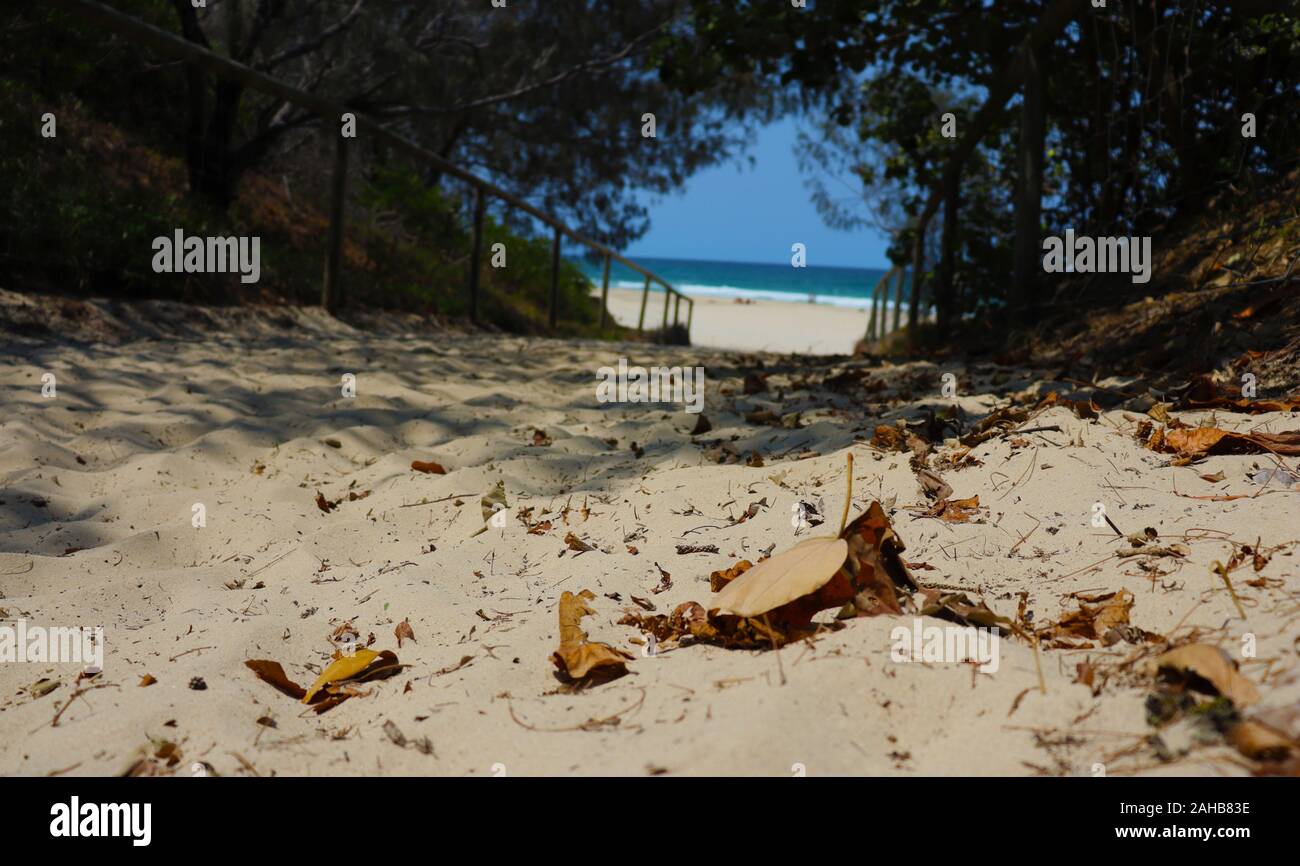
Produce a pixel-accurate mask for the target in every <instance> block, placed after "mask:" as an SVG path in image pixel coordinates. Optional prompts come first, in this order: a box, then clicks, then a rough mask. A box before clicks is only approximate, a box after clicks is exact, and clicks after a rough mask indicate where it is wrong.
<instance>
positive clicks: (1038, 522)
mask: <svg viewBox="0 0 1300 866" xmlns="http://www.w3.org/2000/svg"><path fill="white" fill-rule="evenodd" d="M1020 513H1021V514H1024V515H1025V517H1028V518H1029V519H1030V520H1032V521H1034V528H1033V529H1031V530H1029V531H1028V532H1026V533H1025V534H1024V535H1022V536H1020V540H1019V541H1017V542H1016V543H1015V544H1013V545H1011V549H1010V550H1008V551H1007V556H1011V555H1012V554H1014V553H1015V552H1016V550H1017V549H1019V547H1020V545H1022V544H1024V543H1025V542H1026V541H1028V540H1029V536H1031V535H1033V534H1034V533H1035V532H1037V531H1038V527H1040V526H1042V525H1043V521H1041V520H1039V519H1038V518H1037V517H1034V516H1032V515H1030V514H1026V513H1025V512H1023V511H1022V512H1020Z"/></svg>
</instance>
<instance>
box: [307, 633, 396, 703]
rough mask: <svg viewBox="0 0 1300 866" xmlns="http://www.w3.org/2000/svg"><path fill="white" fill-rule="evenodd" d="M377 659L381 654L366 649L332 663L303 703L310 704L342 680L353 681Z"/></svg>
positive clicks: (312, 687)
mask: <svg viewBox="0 0 1300 866" xmlns="http://www.w3.org/2000/svg"><path fill="white" fill-rule="evenodd" d="M377 658H379V653H377V652H375V651H374V650H369V649H365V648H364V647H363V648H361V649H359V650H357V651H356V653H354V654H353V655H350V656H340V657H338V658H336V659H335V660H334V661H332V662H330V665H329V667H327V668H325V670H323V671H321V674H320V676H318V677H317V678H316V682H314V683H312V684H311V688H309V689H307V694H306V695H304V696H303V699H302V702H303V703H304V704H310V703H311V699H312V698H313V697H315V695H316V693H317V692H319V691H320V690H321V689H323V688H324V687H325V686H327V685H329V684H330V683H337V682H339V681H341V680H350V679H352V678H353V677H355V676H357V675H358V674H360V673H361V672H362V671H364V670H365V669H366V668H368V667H370V664H371V663H372V662H373V661H374V660H375V659H377Z"/></svg>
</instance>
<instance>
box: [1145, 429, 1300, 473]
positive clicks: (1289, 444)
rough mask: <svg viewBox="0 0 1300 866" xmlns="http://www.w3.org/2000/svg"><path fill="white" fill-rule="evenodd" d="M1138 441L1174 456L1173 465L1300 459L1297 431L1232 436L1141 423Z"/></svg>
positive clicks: (1226, 431) (1226, 432) (1210, 430)
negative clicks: (1223, 458)
mask: <svg viewBox="0 0 1300 866" xmlns="http://www.w3.org/2000/svg"><path fill="white" fill-rule="evenodd" d="M1137 435H1138V438H1139V439H1140V440H1142V441H1143V443H1144V444H1145V445H1146V447H1147V448H1150V449H1151V450H1152V451H1159V452H1161V453H1165V454H1174V455H1176V459H1175V460H1174V463H1175V464H1186V463H1190V462H1191V461H1193V460H1199V459H1201V458H1202V457H1206V456H1208V455H1210V454H1262V453H1266V452H1267V453H1271V454H1278V455H1281V456H1284V457H1295V456H1298V455H1300V430H1292V431H1289V432H1285V433H1236V432H1233V431H1231V430H1220V429H1219V428H1217V427H1180V428H1177V429H1175V428H1173V427H1156V426H1154V425H1152V424H1151V423H1150V422H1143V423H1142V424H1141V425H1140V426H1139V427H1138V434H1137Z"/></svg>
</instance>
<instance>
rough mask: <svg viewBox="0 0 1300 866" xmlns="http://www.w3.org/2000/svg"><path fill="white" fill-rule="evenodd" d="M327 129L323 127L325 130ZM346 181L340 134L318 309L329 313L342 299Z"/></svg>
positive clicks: (344, 141) (345, 148) (345, 142)
mask: <svg viewBox="0 0 1300 866" xmlns="http://www.w3.org/2000/svg"><path fill="white" fill-rule="evenodd" d="M329 128H330V126H329V125H327V126H326V129H329ZM347 180H348V140H347V139H346V138H344V137H343V136H342V135H341V134H340V135H339V136H338V138H336V139H335V140H334V177H333V178H332V180H331V184H330V231H329V239H328V241H327V243H328V244H329V247H328V249H327V250H326V253H325V283H324V285H323V286H321V293H320V305H321V306H322V307H324V308H325V311H326V312H329V313H332V312H334V310H335V309H336V308H337V307H338V304H339V303H340V302H341V301H342V299H343V291H342V287H341V286H340V285H339V267H340V266H341V264H342V261H343V210H344V205H345V198H346V193H347Z"/></svg>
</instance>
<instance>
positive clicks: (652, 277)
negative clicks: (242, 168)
mask: <svg viewBox="0 0 1300 866" xmlns="http://www.w3.org/2000/svg"><path fill="white" fill-rule="evenodd" d="M50 2H51V3H53V4H54V5H58V6H62V7H65V8H67V9H69V10H72V11H76V12H79V13H81V14H83V15H84V16H85V17H86V18H87V19H88V20H91V21H94V22H96V23H98V24H101V25H103V27H104V28H105V29H106V30H108V31H110V32H112V33H115V34H117V35H118V36H120V37H122V38H123V39H126V40H128V41H130V42H132V43H134V44H136V45H139V46H142V47H147V48H150V49H152V50H154V51H157V52H158V53H160V54H164V55H167V56H169V57H171V58H173V59H175V60H179V61H182V62H185V63H190V64H193V65H195V66H198V67H200V68H203V69H205V70H207V71H209V72H211V73H213V74H214V75H218V76H221V77H222V78H226V79H229V80H231V81H235V82H237V83H239V84H242V85H244V86H245V87H248V88H250V89H253V90H257V91H260V92H262V93H265V94H268V95H270V96H275V97H278V98H279V99H282V100H284V101H285V102H288V103H291V104H293V105H296V106H298V107H300V108H304V109H306V110H308V111H311V112H313V113H314V114H316V115H318V116H320V117H321V118H323V119H334V120H341V119H342V116H343V115H344V114H351V115H352V116H353V117H354V118H355V119H356V127H357V128H358V129H360V130H365V131H366V132H368V133H370V134H371V135H373V136H374V137H375V138H376V139H377V140H379V141H382V142H384V143H386V144H388V145H391V146H392V147H393V148H395V149H396V150H398V151H400V152H402V153H404V154H406V155H407V156H409V157H411V158H413V159H415V160H418V161H420V162H424V163H428V164H429V165H433V166H436V167H437V169H438V170H439V171H440V172H442V173H444V174H448V175H451V176H452V177H455V178H456V179H458V180H461V181H463V182H465V183H467V184H469V185H470V186H471V187H473V188H474V192H475V195H474V199H475V202H474V241H473V248H472V249H473V252H472V257H471V264H470V276H469V281H468V282H469V293H470V304H469V307H470V315H471V318H472V319H474V320H475V321H477V317H478V301H479V298H478V292H479V265H480V261H481V260H480V256H481V254H482V232H483V210H484V198H485V196H492V197H493V198H498V199H500V200H501V201H503V202H505V203H506V204H507V205H509V206H511V207H513V208H515V209H517V210H521V211H523V212H524V213H526V214H528V215H529V216H531V217H533V218H534V219H536V220H538V221H539V222H541V223H543V224H544V225H546V226H549V227H550V228H551V229H552V230H553V231H554V239H553V243H552V252H551V255H552V262H551V294H550V299H549V305H548V306H549V309H548V316H549V324H550V328H551V330H552V331H554V330H555V328H556V325H557V322H558V317H559V310H558V306H559V269H560V267H559V266H560V244H561V241H562V239H563V238H564V237H568V238H569V239H570V240H572V241H574V242H576V243H578V244H581V245H583V246H586V247H588V248H589V249H591V250H594V251H595V252H596V253H598V254H599V255H600V256H601V257H602V258H603V260H604V278H603V279H602V284H601V292H600V305H601V306H600V324H601V327H602V328H603V327H604V326H605V324H606V322H607V310H608V308H607V302H608V298H609V269H610V263H611V262H618V263H619V264H621V265H623V266H624V267H627V268H630V269H631V270H632V271H634V272H636V273H638V274H640V275H641V276H643V277H645V288H644V289H643V291H642V295H641V315H640V317H639V318H638V320H637V332H638V333H642V332H644V330H645V311H646V304H647V301H648V299H649V292H650V286H651V284H652V283H657V284H659V285H660V286H662V287H663V290H664V312H663V330H662V333H661V338H663V339H666V338H667V336H668V327H669V323H668V314H669V307H670V306H671V307H672V308H673V320H672V327H673V328H674V329H676V328H678V327H680V325H681V323H680V320H679V315H680V311H681V303H682V301H683V300H685V301H686V304H687V312H686V322H685V328H686V336H687V339H688V340H689V338H690V329H691V321H692V320H693V319H694V315H695V300H694V299H693V298H690V297H688V296H686V295H683V294H682V293H681V292H679V291H677V289H675V288H673V286H672V285H671V284H670V283H669V282H668V281H667V280H665V279H664V278H663V277H660V276H659V275H658V274H656V273H654V272H653V271H651V270H649V269H648V268H645V267H642V266H641V265H639V264H637V263H636V262H634V261H632V260H631V259H629V258H627V257H626V256H624V255H622V254H620V253H619V252H618V251H617V250H614V249H611V248H610V247H607V246H605V245H604V244H602V243H600V242H599V241H595V240H592V239H591V238H589V237H587V236H585V235H583V234H582V233H581V232H578V231H576V230H574V229H572V228H570V227H569V226H567V225H565V224H564V223H563V222H562V221H560V220H559V219H558V218H556V217H554V216H552V215H551V214H549V213H547V212H545V211H543V210H542V209H540V208H538V207H536V206H535V205H532V204H530V203H529V202H527V201H525V200H524V199H522V198H519V197H518V196H516V195H514V194H513V193H510V192H508V191H506V190H504V189H502V188H501V187H499V186H497V185H496V184H494V183H492V182H491V181H489V180H485V179H483V178H481V177H479V176H478V175H475V174H472V173H471V172H468V171H466V170H465V169H463V168H461V167H460V166H458V165H456V164H455V163H453V162H449V161H448V160H446V159H444V158H443V157H441V156H439V155H438V154H436V153H434V152H433V151H431V150H428V149H427V148H424V147H421V146H420V145H419V144H417V143H415V142H414V141H411V140H410V139H408V138H405V137H403V136H401V135H398V134H397V133H395V132H393V131H392V130H390V129H388V128H387V127H386V126H384V125H383V124H382V123H380V122H379V121H377V120H375V119H374V118H371V117H368V116H366V115H365V113H364V112H362V111H360V110H357V109H352V108H349V107H348V106H346V105H344V104H342V103H337V102H334V101H332V100H329V99H326V98H324V97H321V96H317V95H315V94H311V93H307V92H306V91H302V90H298V89H297V88H294V87H290V86H289V85H288V84H286V83H284V82H283V81H280V80H279V79H277V78H275V77H273V76H270V75H267V74H265V73H263V72H259V71H257V70H256V69H253V68H251V67H249V66H246V65H244V64H242V63H239V62H238V61H235V60H231V59H230V58H228V57H223V56H222V55H220V54H217V53H216V52H213V51H210V50H208V49H206V48H204V47H203V46H201V45H196V44H195V43H193V42H189V41H188V40H185V39H183V38H181V37H179V36H177V35H175V34H173V33H169V32H167V31H166V30H162V29H160V28H158V27H155V26H153V25H152V24H149V23H147V22H145V21H141V20H139V19H138V18H133V17H132V16H130V15H126V14H124V13H122V12H119V11H118V10H116V9H113V8H112V7H110V6H106V5H105V4H103V3H100V2H96V0H50ZM347 142H348V139H347V138H344V137H342V136H340V137H339V138H338V140H337V142H336V148H337V150H336V152H335V161H334V176H333V182H332V184H331V204H330V234H329V243H330V249H329V252H328V254H327V257H326V265H325V280H324V285H323V287H322V291H321V302H322V305H323V306H324V307H325V308H326V309H333V307H334V306H335V305H336V304H337V303H338V301H339V299H340V297H341V291H340V287H339V265H340V259H341V254H340V253H341V247H342V241H343V210H344V198H345V196H344V193H345V188H344V180H345V177H346V171H347V148H348V145H347Z"/></svg>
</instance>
